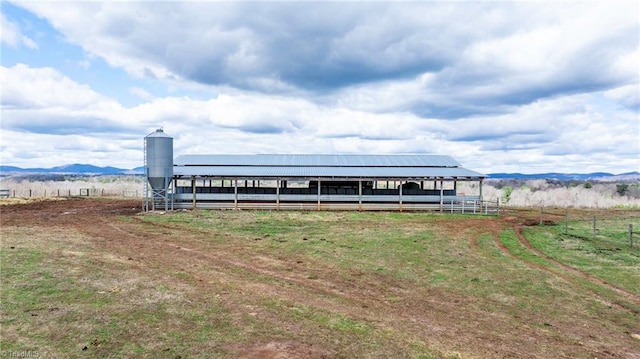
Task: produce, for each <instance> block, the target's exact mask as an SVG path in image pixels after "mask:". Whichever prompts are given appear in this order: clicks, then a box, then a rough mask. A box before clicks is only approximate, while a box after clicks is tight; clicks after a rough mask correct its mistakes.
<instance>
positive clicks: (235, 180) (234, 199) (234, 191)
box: [233, 177, 246, 210]
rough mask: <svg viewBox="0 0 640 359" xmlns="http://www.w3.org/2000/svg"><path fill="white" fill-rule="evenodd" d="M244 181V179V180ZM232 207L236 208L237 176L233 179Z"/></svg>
mask: <svg viewBox="0 0 640 359" xmlns="http://www.w3.org/2000/svg"><path fill="white" fill-rule="evenodd" d="M245 183H246V181H245ZM233 209H235V210H237V209H238V178H237V177H236V178H235V179H234V180H233Z"/></svg>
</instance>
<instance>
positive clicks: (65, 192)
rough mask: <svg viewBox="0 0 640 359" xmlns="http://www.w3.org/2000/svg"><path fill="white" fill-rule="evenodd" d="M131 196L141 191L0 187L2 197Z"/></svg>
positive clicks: (133, 196) (134, 196) (139, 196)
mask: <svg viewBox="0 0 640 359" xmlns="http://www.w3.org/2000/svg"><path fill="white" fill-rule="evenodd" d="M75 196H80V197H131V198H141V197H142V192H141V191H138V190H107V189H104V188H95V187H91V188H76V189H74V190H71V189H57V190H46V189H44V190H40V191H38V190H33V189H27V190H15V189H14V190H11V189H0V197H4V198H11V197H13V198H16V197H22V198H38V197H75Z"/></svg>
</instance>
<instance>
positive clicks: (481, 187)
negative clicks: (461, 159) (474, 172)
mask: <svg viewBox="0 0 640 359" xmlns="http://www.w3.org/2000/svg"><path fill="white" fill-rule="evenodd" d="M480 202H482V178H480Z"/></svg>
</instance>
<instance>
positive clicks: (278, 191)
mask: <svg viewBox="0 0 640 359" xmlns="http://www.w3.org/2000/svg"><path fill="white" fill-rule="evenodd" d="M279 210H280V178H277V179H276V211H279Z"/></svg>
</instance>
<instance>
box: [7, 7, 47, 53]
mask: <svg viewBox="0 0 640 359" xmlns="http://www.w3.org/2000/svg"><path fill="white" fill-rule="evenodd" d="M0 37H1V38H2V42H3V43H5V44H7V45H9V46H12V47H17V46H20V45H22V46H25V47H28V48H30V49H32V50H37V49H38V44H37V43H36V42H35V41H33V40H32V39H31V38H29V37H28V36H25V35H23V34H22V33H21V32H20V27H19V26H18V25H16V24H15V23H13V22H11V21H9V20H7V19H6V18H5V17H4V14H1V13H0Z"/></svg>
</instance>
